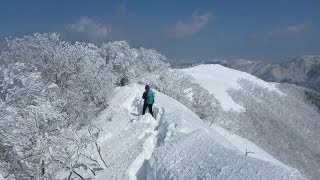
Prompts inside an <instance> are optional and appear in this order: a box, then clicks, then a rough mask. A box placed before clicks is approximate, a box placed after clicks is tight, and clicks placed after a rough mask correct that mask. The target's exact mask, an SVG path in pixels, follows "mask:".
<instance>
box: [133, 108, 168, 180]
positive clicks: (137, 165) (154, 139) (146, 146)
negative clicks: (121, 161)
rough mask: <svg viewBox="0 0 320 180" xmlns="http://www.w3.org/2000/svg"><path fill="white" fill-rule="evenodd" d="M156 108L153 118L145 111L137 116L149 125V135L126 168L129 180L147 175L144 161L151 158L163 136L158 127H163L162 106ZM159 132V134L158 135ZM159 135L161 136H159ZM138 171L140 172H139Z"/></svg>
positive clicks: (135, 179)
mask: <svg viewBox="0 0 320 180" xmlns="http://www.w3.org/2000/svg"><path fill="white" fill-rule="evenodd" d="M154 109H157V110H155V111H154V116H155V117H156V119H154V118H153V117H152V116H151V115H150V114H148V113H146V115H144V116H142V117H141V118H139V120H140V122H143V123H146V124H148V125H150V127H149V128H148V129H146V132H150V135H149V136H148V137H147V138H146V140H145V142H144V143H143V150H142V152H141V153H140V154H139V155H138V156H137V157H136V159H135V160H134V161H133V162H132V163H131V165H130V166H129V168H128V174H129V177H130V179H131V180H137V179H138V178H137V176H138V175H139V176H147V174H141V173H147V170H146V169H145V168H146V162H147V161H148V160H149V159H150V158H151V155H152V153H153V150H154V148H155V147H156V146H157V145H158V144H159V141H162V140H163V139H164V138H165V137H164V136H165V134H164V135H163V134H162V133H159V132H160V131H159V130H160V129H163V128H162V127H163V123H164V119H163V108H160V109H158V108H154ZM159 134H161V135H159ZM160 137H161V138H160ZM139 172H140V173H139Z"/></svg>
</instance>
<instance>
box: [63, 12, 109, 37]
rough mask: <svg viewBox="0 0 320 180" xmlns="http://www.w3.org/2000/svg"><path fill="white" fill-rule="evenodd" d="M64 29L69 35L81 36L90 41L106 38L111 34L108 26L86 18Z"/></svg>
mask: <svg viewBox="0 0 320 180" xmlns="http://www.w3.org/2000/svg"><path fill="white" fill-rule="evenodd" d="M66 29H67V31H69V32H71V33H78V34H82V35H85V36H87V37H88V38H92V39H98V38H106V37H107V36H108V35H109V34H110V32H111V27H110V26H108V25H105V24H102V23H99V22H97V21H96V20H94V19H91V18H87V17H84V18H81V19H79V20H77V21H76V22H74V23H72V24H68V25H66Z"/></svg>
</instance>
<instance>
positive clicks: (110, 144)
mask: <svg viewBox="0 0 320 180" xmlns="http://www.w3.org/2000/svg"><path fill="white" fill-rule="evenodd" d="M142 90H143V86H141V85H137V84H132V85H129V86H126V87H122V88H119V89H118V90H117V94H116V95H115V96H114V98H113V100H111V103H110V107H109V108H108V109H106V110H105V111H104V112H102V114H101V116H100V117H99V121H97V122H95V124H96V125H97V126H99V127H100V128H101V129H102V131H101V132H100V133H99V137H98V139H97V142H98V143H99V147H100V148H101V149H102V150H103V151H102V153H101V154H102V159H104V161H105V162H106V163H107V167H106V169H104V170H102V169H101V170H100V171H98V172H96V176H95V179H105V178H106V177H108V178H109V179H194V178H200V179H247V178H249V177H250V179H279V178H281V179H283V178H284V179H303V176H301V174H300V173H299V172H298V171H297V170H295V169H293V168H290V167H288V166H286V165H284V164H283V163H281V162H280V161H278V160H276V159H275V158H273V157H272V156H271V155H269V154H267V153H266V152H264V151H263V150H262V149H260V148H259V147H257V146H255V145H254V144H253V143H252V142H250V141H248V140H245V139H243V138H241V137H238V136H236V135H231V134H230V133H228V132H227V131H226V130H224V129H223V128H221V127H219V126H215V127H213V128H210V127H208V126H207V125H206V124H205V123H204V122H202V120H200V119H199V118H198V117H197V116H196V115H195V114H193V113H192V112H191V111H189V110H188V109H187V108H186V107H184V106H183V105H182V104H180V103H179V102H177V101H176V100H174V99H172V98H170V97H168V96H166V95H164V94H162V93H160V92H158V91H155V92H156V104H155V112H156V118H155V119H154V118H153V117H151V116H150V115H149V114H146V115H144V116H141V115H140V114H141V107H142V100H141V97H140V96H141V93H142V92H143V91H142ZM108 119H112V120H108ZM186 142H187V144H186ZM239 142H240V143H239ZM245 147H246V148H248V150H251V151H254V154H252V153H249V154H247V155H245V152H243V149H244V148H245ZM253 147H254V149H252V148H253ZM194 150H196V151H194ZM94 151H95V149H94V148H92V149H91V148H88V150H87V156H89V157H90V159H98V158H99V157H98V156H97V153H92V152H94ZM194 153H196V154H194ZM208 155H209V156H208ZM208 157H209V158H208ZM253 157H256V158H258V159H256V158H253ZM259 159H260V160H259ZM80 162H81V160H80ZM83 164H87V163H83ZM186 165H187V166H186ZM243 166H245V167H246V168H245V169H243ZM116 167H117V168H116ZM185 167H186V168H185ZM115 168H116V169H115ZM86 169H87V170H86ZM88 169H89V168H82V167H81V166H80V167H79V168H76V169H75V170H76V171H77V172H78V173H81V174H82V176H85V177H86V178H89V177H91V176H92V174H91V173H90V172H89V171H88ZM67 174H68V172H65V173H60V174H59V175H58V176H57V179H63V178H64V177H66V176H67ZM59 177H61V178H59Z"/></svg>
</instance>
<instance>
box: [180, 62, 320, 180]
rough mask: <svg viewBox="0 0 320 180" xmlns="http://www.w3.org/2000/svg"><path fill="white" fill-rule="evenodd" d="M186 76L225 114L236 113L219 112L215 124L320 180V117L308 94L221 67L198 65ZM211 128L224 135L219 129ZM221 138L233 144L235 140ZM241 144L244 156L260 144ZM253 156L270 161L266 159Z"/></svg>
mask: <svg viewBox="0 0 320 180" xmlns="http://www.w3.org/2000/svg"><path fill="white" fill-rule="evenodd" d="M183 71H184V72H186V73H188V74H190V75H191V76H193V78H194V79H195V81H196V82H198V83H199V84H200V85H201V86H202V87H204V88H205V89H207V90H208V91H209V92H210V93H211V94H213V95H214V96H215V98H216V99H217V100H218V101H220V102H221V105H222V107H223V110H237V111H223V110H221V111H219V117H217V118H216V119H213V122H214V123H215V124H217V125H219V126H222V127H224V128H226V129H228V130H229V131H231V132H232V133H235V134H237V135H240V136H241V137H244V138H245V139H243V140H244V141H247V140H248V139H249V140H250V141H252V142H254V143H255V144H256V145H257V146H259V147H261V148H263V149H264V150H265V151H266V152H268V153H269V154H271V155H272V156H273V157H275V158H276V159H278V160H280V161H281V162H283V163H285V164H287V165H289V166H291V167H294V168H297V169H298V170H299V172H301V173H302V174H304V175H306V176H307V177H308V178H310V179H319V173H320V170H319V162H320V161H319V152H320V149H319V138H320V133H319V128H320V121H319V120H320V114H319V111H318V108H317V107H316V106H315V105H313V102H312V101H310V99H308V96H307V95H306V92H307V91H305V90H304V89H302V88H298V87H292V86H291V85H286V84H275V83H268V82H265V81H263V80H260V79H258V78H256V77H254V76H252V75H250V74H248V73H245V72H241V71H237V70H233V69H230V68H227V67H223V66H221V65H199V66H196V67H192V68H188V69H183ZM275 85H276V87H275ZM240 105H241V106H240ZM239 107H240V108H239ZM212 128H213V129H215V130H216V131H218V132H220V131H219V130H220V128H219V127H216V126H212ZM221 134H226V136H225V137H226V138H227V139H228V140H231V141H232V139H233V136H234V134H228V133H223V132H222V133H221ZM236 139H237V140H236V141H234V142H235V143H233V144H234V145H235V146H237V145H238V148H239V149H242V151H243V152H245V151H246V149H248V151H253V152H255V151H256V150H255V145H253V146H252V147H249V146H248V145H247V144H246V145H245V146H242V144H245V143H244V142H241V138H240V139H239V138H238V137H236ZM239 140H240V141H239ZM268 153H267V154H268ZM253 155H254V156H255V157H257V158H261V159H270V158H268V157H267V156H265V155H262V154H259V155H257V154H253ZM264 156H265V157H264ZM274 163H275V162H274Z"/></svg>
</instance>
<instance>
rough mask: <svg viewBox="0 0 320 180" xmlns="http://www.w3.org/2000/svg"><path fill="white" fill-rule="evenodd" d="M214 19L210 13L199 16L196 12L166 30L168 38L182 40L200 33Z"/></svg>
mask: <svg viewBox="0 0 320 180" xmlns="http://www.w3.org/2000/svg"><path fill="white" fill-rule="evenodd" d="M213 18H214V16H213V15H212V14H211V13H209V12H208V13H203V14H199V13H198V12H197V11H196V12H194V13H193V14H192V17H191V18H190V19H187V20H183V21H178V22H177V23H175V24H173V25H170V26H168V27H167V28H166V32H167V34H168V36H169V37H170V38H183V37H186V36H190V35H193V34H196V33H198V32H200V31H201V30H202V29H204V28H206V27H207V26H208V24H209V22H210V21H211V20H212V19H213Z"/></svg>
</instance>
